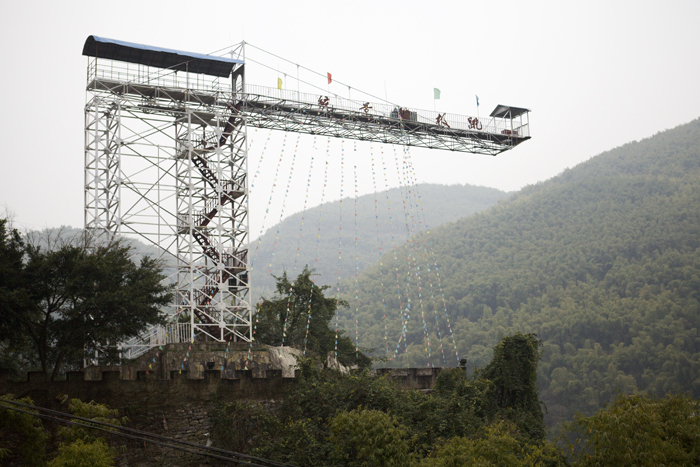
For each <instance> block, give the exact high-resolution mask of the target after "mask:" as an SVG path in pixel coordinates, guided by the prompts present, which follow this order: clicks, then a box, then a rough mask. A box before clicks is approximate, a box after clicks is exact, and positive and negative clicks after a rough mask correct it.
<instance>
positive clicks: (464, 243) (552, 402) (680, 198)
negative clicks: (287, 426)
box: [340, 120, 700, 424]
mask: <svg viewBox="0 0 700 467" xmlns="http://www.w3.org/2000/svg"><path fill="white" fill-rule="evenodd" d="M698 206H700V120H695V121H693V122H691V123H688V124H686V125H683V126H680V127H678V128H675V129H673V130H668V131H666V132H663V133H659V134H657V135H655V136H653V137H651V138H648V139H646V140H643V141H639V142H633V143H629V144H626V145H624V146H622V147H620V148H616V149H613V150H611V151H609V152H607V153H604V154H601V155H599V156H597V157H594V158H592V159H591V160H589V161H587V162H585V163H583V164H581V165H579V166H577V167H574V168H572V169H567V170H566V171H564V172H563V173H562V174H560V175H559V176H557V177H554V178H553V179H551V180H548V181H546V182H543V183H540V184H537V185H533V186H528V187H526V188H524V189H522V190H520V191H519V192H517V193H515V194H514V195H512V196H511V197H510V198H508V199H507V200H505V201H502V202H500V203H499V204H498V205H496V206H494V207H492V208H490V209H488V210H485V211H483V212H480V213H478V214H476V215H473V216H471V217H468V218H465V219H461V220H459V221H457V222H454V223H451V224H447V225H444V226H440V227H437V228H435V229H431V231H430V235H424V236H422V237H417V238H415V239H414V241H413V242H412V243H411V244H407V245H406V246H405V248H397V255H396V258H397V259H396V260H394V258H391V261H389V260H385V261H384V264H383V265H379V264H375V265H373V266H370V267H368V268H366V269H365V270H364V271H363V272H361V273H360V275H359V277H358V287H357V289H359V290H361V291H362V293H361V294H358V298H357V299H355V298H354V296H355V293H354V291H355V289H356V287H355V284H354V281H352V282H349V281H348V282H345V283H342V284H341V296H342V297H345V298H347V299H348V301H349V303H350V309H351V310H353V312H352V313H350V312H348V311H347V310H340V323H341V326H342V327H343V328H345V329H348V328H349V329H354V327H355V325H356V324H355V321H356V319H357V322H358V326H359V336H360V345H363V346H365V347H374V348H376V349H378V353H379V354H380V355H386V356H388V357H389V358H391V359H392V360H391V361H390V362H389V363H387V365H390V366H425V365H426V364H428V363H432V364H433V365H435V366H451V365H455V364H456V363H457V359H456V358H455V354H454V347H453V346H455V347H456V351H457V353H458V354H459V357H460V358H462V357H466V358H467V359H468V361H469V365H470V367H472V366H479V367H484V366H486V365H487V364H488V362H489V361H490V360H491V358H492V357H493V354H492V350H491V349H492V348H493V346H494V345H495V344H496V343H497V342H498V341H499V340H500V339H501V338H502V337H503V336H505V335H508V334H513V333H515V332H517V331H520V332H522V333H536V334H537V336H538V338H539V339H541V341H542V349H541V351H542V361H541V364H540V365H539V367H538V382H539V385H540V389H541V395H542V399H543V401H545V403H546V405H547V408H548V411H549V414H548V415H547V416H546V417H547V420H548V423H550V424H554V423H556V422H558V421H563V420H568V419H570V418H571V417H572V416H573V415H574V413H576V411H580V412H582V413H584V414H585V415H591V414H593V413H595V412H596V411H597V410H598V409H599V408H601V407H602V406H603V405H604V404H605V403H606V402H608V401H611V400H613V399H614V398H615V397H616V394H617V391H618V390H621V391H622V392H624V393H626V394H631V393H634V392H635V391H638V390H643V391H647V392H649V393H651V394H657V395H663V394H665V393H666V392H668V391H670V390H678V391H688V392H689V393H690V394H691V395H692V396H693V397H696V398H697V397H700V339H699V337H698V330H699V329H700V209H698ZM422 245H426V248H425V250H423V248H422ZM409 266H410V268H409ZM419 280H420V281H421V285H422V289H419V287H418V281H419ZM409 281H410V284H409ZM382 284H383V285H384V286H383V287H382ZM397 292H400V293H397ZM443 296H444V302H443ZM409 300H410V302H409ZM421 300H422V308H420V307H421ZM407 303H409V304H410V313H406V310H407V305H406V304H407ZM355 309H358V310H359V311H358V313H357V316H356V315H355V313H354V310H355ZM384 315H386V316H387V318H386V321H385V320H384V318H383V316H384ZM407 315H410V316H407ZM447 316H449V323H448V321H447V318H446V317H447ZM385 329H386V331H385ZM404 336H405V337H404ZM385 339H386V340H385ZM399 339H401V341H400V344H401V346H400V349H396V348H395V346H396V343H397V341H399ZM386 341H389V345H386V346H385V345H384V342H386ZM406 341H407V342H408V345H406Z"/></svg>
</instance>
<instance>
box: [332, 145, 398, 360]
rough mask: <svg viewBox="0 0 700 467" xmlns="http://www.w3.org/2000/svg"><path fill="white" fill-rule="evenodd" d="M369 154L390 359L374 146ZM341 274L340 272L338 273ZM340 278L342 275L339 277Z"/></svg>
mask: <svg viewBox="0 0 700 467" xmlns="http://www.w3.org/2000/svg"><path fill="white" fill-rule="evenodd" d="M369 154H370V159H371V164H372V189H373V191H374V220H375V221H376V224H377V248H379V284H380V286H381V294H382V315H383V318H384V348H385V354H386V356H387V358H388V357H389V340H388V327H387V321H386V299H385V298H384V273H383V272H382V266H383V265H384V262H383V258H382V241H381V239H380V238H379V200H378V199H377V175H376V171H375V168H374V144H370V146H369ZM338 272H339V273H340V271H338ZM338 278H340V274H339V275H338Z"/></svg>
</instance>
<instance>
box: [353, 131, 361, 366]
mask: <svg viewBox="0 0 700 467" xmlns="http://www.w3.org/2000/svg"><path fill="white" fill-rule="evenodd" d="M355 144H356V143H355V141H353V150H354V151H353V157H352V176H353V179H354V181H355V193H354V197H353V198H354V211H355V358H358V357H359V348H360V335H359V332H360V331H359V326H360V325H359V310H360V308H359V305H360V303H359V300H358V299H359V295H360V294H359V287H358V284H357V276H358V274H359V273H360V265H359V263H358V260H357V244H358V241H357V238H358V234H357V154H355V152H356V151H357V148H356V147H355Z"/></svg>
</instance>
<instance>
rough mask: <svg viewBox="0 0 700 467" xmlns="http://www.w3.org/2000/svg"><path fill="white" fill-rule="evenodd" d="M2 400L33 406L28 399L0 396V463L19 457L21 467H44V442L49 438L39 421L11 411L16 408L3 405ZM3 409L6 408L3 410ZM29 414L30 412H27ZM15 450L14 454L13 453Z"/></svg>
mask: <svg viewBox="0 0 700 467" xmlns="http://www.w3.org/2000/svg"><path fill="white" fill-rule="evenodd" d="M3 400H13V401H14V400H16V401H17V402H22V403H24V404H29V405H34V402H33V401H32V400H31V399H30V398H28V397H25V398H22V399H15V398H14V397H13V396H12V395H9V394H8V395H4V396H0V461H2V460H3V459H6V458H9V457H11V456H14V455H15V454H16V455H19V457H20V458H21V462H22V465H24V466H27V467H41V466H43V465H45V457H46V442H47V440H48V438H49V434H48V432H47V431H46V430H45V429H44V426H43V424H42V423H41V419H39V418H38V417H35V416H33V415H30V414H26V413H22V412H17V411H15V410H11V409H12V408H15V407H16V406H13V405H10V404H3V402H2V401H3ZM3 407H8V408H6V409H3ZM29 411H30V412H31V410H29ZM14 450H16V453H15V452H14Z"/></svg>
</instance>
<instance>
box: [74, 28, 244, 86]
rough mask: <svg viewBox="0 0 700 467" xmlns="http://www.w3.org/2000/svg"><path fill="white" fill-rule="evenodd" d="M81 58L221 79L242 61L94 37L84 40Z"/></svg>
mask: <svg viewBox="0 0 700 467" xmlns="http://www.w3.org/2000/svg"><path fill="white" fill-rule="evenodd" d="M83 55H87V56H88V57H97V58H107V59H110V60H119V61H121V62H129V63H139V64H141V65H148V66H153V67H157V68H169V69H172V70H179V71H188V72H190V73H202V74H205V75H213V76H222V77H226V76H228V75H230V74H231V70H233V67H234V66H235V65H236V64H243V61H242V60H236V59H233V58H225V57H215V56H213V55H204V54H198V53H192V52H183V51H181V50H173V49H166V48H164V47H153V46H150V45H143V44H134V43H133V42H125V41H118V40H114V39H106V38H104V37H97V36H89V37H88V38H87V40H86V41H85V45H84V46H83Z"/></svg>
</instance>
